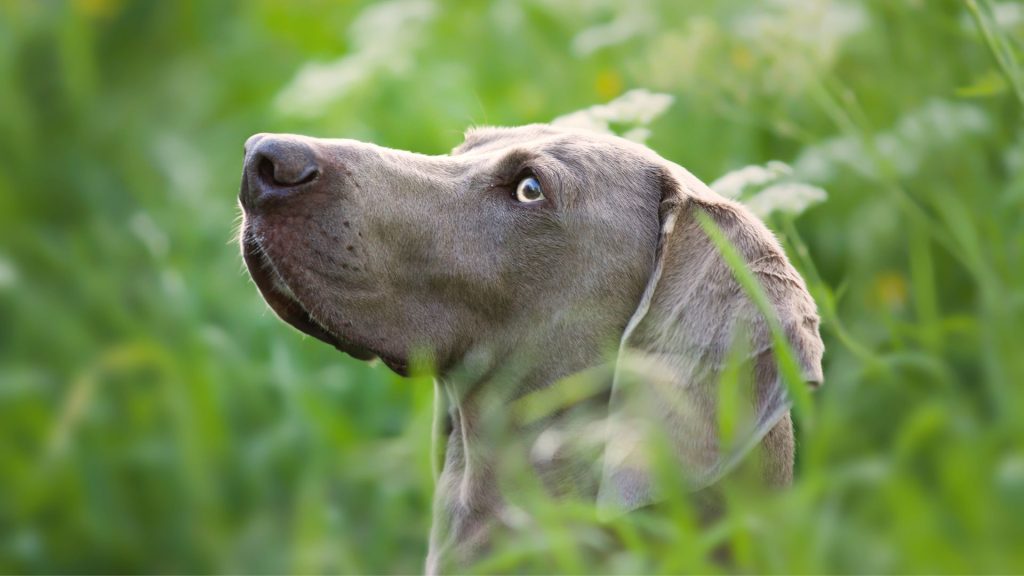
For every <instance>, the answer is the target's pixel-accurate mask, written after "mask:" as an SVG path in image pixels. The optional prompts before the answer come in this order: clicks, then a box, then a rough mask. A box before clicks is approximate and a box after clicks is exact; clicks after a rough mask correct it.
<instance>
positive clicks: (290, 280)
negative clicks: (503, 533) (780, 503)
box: [239, 124, 824, 573]
mask: <svg viewBox="0 0 1024 576" xmlns="http://www.w3.org/2000/svg"><path fill="white" fill-rule="evenodd" d="M245 151H246V152H245V164H244V169H243V174H242V183H241V191H240V194H239V202H240V204H241V207H242V211H243V214H244V222H243V227H242V233H241V249H242V255H243V258H244V260H245V263H246V265H247V267H248V269H249V271H250V274H251V276H252V279H253V280H254V282H255V284H256V286H257V287H258V289H259V291H260V292H261V294H262V295H263V298H264V299H265V300H266V302H267V303H268V304H269V306H270V307H271V308H272V309H273V310H274V311H275V312H276V313H277V315H278V316H280V317H281V318H282V319H283V320H284V321H285V322H287V323H288V324H291V325H292V326H293V327H295V328H297V329H298V330H300V331H301V332H304V333H305V334H308V335H310V336H313V337H314V338H316V339H318V340H322V341H323V342H326V343H328V344H330V345H332V346H334V347H336V348H337V349H339V350H341V351H342V352H345V353H346V354H348V355H350V356H353V357H355V358H357V359H361V360H369V359H373V358H379V359H380V360H381V361H382V362H383V363H384V364H386V365H387V366H388V367H390V368H391V369H392V370H394V371H395V372H397V373H399V374H403V375H404V374H407V373H408V372H409V370H410V364H411V362H413V360H414V358H415V357H416V356H417V355H419V354H422V355H423V356H424V357H426V358H428V359H429V360H430V362H432V365H433V366H434V367H435V369H436V374H437V378H436V391H437V394H436V395H437V406H438V408H437V413H438V418H437V423H436V426H435V427H436V429H437V433H438V435H439V436H442V438H439V444H440V446H441V448H442V455H441V456H440V457H439V460H440V465H439V468H440V469H439V472H438V478H437V488H436V493H435V502H434V520H433V527H432V529H431V535H430V552H429V554H428V558H427V566H426V568H427V572H429V573H435V572H438V571H440V570H444V569H447V568H450V567H458V566H466V565H467V564H468V563H470V562H472V561H473V560H474V559H477V558H479V556H480V555H481V554H482V553H483V552H485V551H486V550H487V547H488V543H489V542H490V540H491V538H492V536H493V534H494V531H495V530H497V529H499V528H500V527H501V526H503V525H505V524H507V522H505V520H504V518H505V516H504V515H505V514H506V512H507V511H508V506H509V505H508V502H509V498H510V497H511V496H510V493H511V492H514V487H508V486H505V485H503V479H502V460H503V458H504V457H505V456H504V455H507V454H521V455H524V457H525V458H526V460H527V461H528V462H529V463H530V466H531V467H532V468H533V470H534V471H535V472H536V474H538V476H539V477H540V478H541V479H542V481H543V485H544V486H545V487H547V488H548V489H549V490H550V491H551V492H552V493H553V494H555V495H556V496H557V495H559V494H562V493H569V492H571V493H572V494H575V495H580V494H583V495H584V496H585V497H589V498H593V499H594V500H595V501H596V502H598V503H599V505H601V506H602V507H603V508H602V509H608V510H616V511H620V512H621V511H629V510H632V509H635V508H639V507H642V506H646V505H649V504H651V503H654V502H656V501H658V499H659V498H660V496H659V493H663V492H662V491H663V490H665V489H669V488H671V487H659V486H656V485H655V484H656V483H655V481H654V480H653V478H654V475H653V474H652V472H651V469H650V468H651V464H650V456H649V454H648V451H647V450H645V447H646V445H647V444H648V440H647V439H648V438H649V437H648V436H647V435H646V434H647V433H648V432H649V430H648V429H655V428H656V429H658V430H660V431H661V432H662V433H664V434H666V435H667V438H668V440H669V446H670V453H671V454H672V456H673V457H674V458H676V462H677V463H678V468H679V470H680V471H681V475H682V476H683V477H685V479H686V483H687V486H686V489H688V490H700V489H702V488H705V487H708V486H712V485H713V484H714V483H715V482H716V481H717V480H719V479H720V478H721V477H722V476H723V475H724V474H726V473H727V472H728V471H729V469H730V468H731V467H732V466H733V465H734V464H735V463H736V461H738V459H740V458H742V457H743V456H744V454H746V453H747V452H750V451H751V450H753V449H757V450H759V451H760V453H761V468H760V470H761V475H762V481H763V482H764V483H765V485H769V486H785V485H787V484H789V483H790V482H791V481H792V476H793V458H794V440H793V428H792V422H791V419H790V414H789V407H790V404H789V401H788V399H787V393H786V386H785V384H784V383H783V381H782V378H780V371H779V369H778V368H777V361H776V360H777V359H776V357H777V354H776V349H775V345H774V344H773V334H779V333H781V334H782V335H783V336H784V337H785V340H786V341H787V343H788V345H789V348H790V350H791V351H792V356H793V358H794V359H795V361H796V363H797V365H798V366H799V369H800V372H801V376H802V379H803V380H804V382H806V383H807V384H809V385H811V386H817V385H818V384H820V383H821V382H822V380H823V377H822V370H821V357H822V354H823V351H824V347H823V344H822V342H821V338H820V336H819V330H818V324H819V318H818V314H817V309H816V307H815V304H814V301H813V299H812V298H811V297H810V295H809V294H808V292H807V288H806V285H805V284H804V281H803V279H802V278H801V277H800V275H799V274H798V273H797V271H796V270H795V269H794V268H793V267H792V265H791V264H790V263H789V261H788V260H787V258H786V256H785V254H784V252H783V250H782V248H781V247H780V245H779V243H778V242H777V240H776V239H775V237H774V236H773V235H772V234H771V232H769V231H768V229H767V228H766V227H765V226H764V225H763V224H762V223H761V222H760V221H759V220H758V219H757V218H756V217H755V216H753V215H752V214H751V213H750V212H749V211H748V210H747V209H746V208H744V207H743V206H742V205H740V204H738V203H736V202H733V201H730V200H728V199H725V198H723V197H721V196H719V195H717V194H716V193H714V192H713V191H712V190H711V189H710V188H708V187H707V186H706V185H705V184H703V183H702V182H701V181H700V180H698V179H697V178H696V177H695V176H693V175H692V174H690V173H689V172H688V171H686V170H685V169H683V168H682V167H680V166H678V165H677V164H674V163H672V162H669V161H668V160H665V159H664V158H662V157H661V156H659V155H658V154H656V153H655V152H653V151H652V150H650V149H648V148H647V147H645V146H642V145H640V144H637V143H634V142H631V141H628V140H625V139H622V138H619V137H616V136H611V135H605V134H600V133H595V132H587V131H583V130H578V129H572V128H566V127H556V126H550V125H540V124H538V125H528V126H522V127H516V128H476V129H472V130H470V131H469V132H468V133H467V134H466V137H465V140H464V142H463V143H462V144H461V145H459V146H458V147H457V148H455V149H454V150H453V151H452V152H451V153H450V154H447V155H440V156H428V155H422V154H416V153H412V152H405V151H399V150H393V149H389V148H384V147H380V146H376V145H374V144H369V143H363V142H358V141H354V140H342V139H318V138H310V137H304V136H297V135H289V134H281V135H274V134H256V135H254V136H252V137H251V138H249V140H248V141H247V142H246V145H245ZM712 230H717V231H719V232H720V233H721V237H722V238H724V239H725V241H727V242H728V244H729V245H731V246H732V247H733V248H734V249H735V252H736V254H738V255H739V256H740V257H741V258H742V260H743V262H744V263H745V265H746V268H747V269H748V270H749V271H750V273H751V274H752V276H753V277H754V278H755V279H756V280H757V283H758V284H759V285H760V288H761V290H762V291H763V295H764V296H765V299H766V300H765V301H766V302H767V303H768V309H767V310H766V309H765V308H764V306H763V305H762V306H761V307H760V308H759V307H758V304H757V302H756V301H755V299H754V298H752V297H751V294H749V293H748V291H747V290H745V289H744V288H743V286H742V285H741V284H740V283H739V282H738V281H737V276H736V270H735V269H734V268H733V267H730V265H729V264H728V262H727V261H726V260H725V259H724V258H723V256H722V253H721V252H720V249H719V248H720V247H716V245H715V243H714V241H713V238H712V237H711V231H712ZM737 350H739V352H736V351H737ZM730 366H739V367H740V368H741V370H740V371H741V372H742V373H743V374H745V380H743V382H746V393H747V396H746V402H745V403H744V406H746V408H747V411H746V413H745V416H744V418H743V425H742V426H741V427H740V428H739V432H736V433H733V434H732V438H731V439H730V440H729V442H728V445H726V442H724V441H723V439H722V438H721V436H720V433H719V424H718V420H717V410H718V405H719V401H718V400H719V381H720V379H721V376H722V374H723V373H724V371H726V370H727V369H728V368H729V367H730ZM602 367H604V368H605V369H604V371H603V372H602ZM581 374H597V376H595V378H596V381H598V382H599V383H600V382H603V383H604V384H602V385H600V386H597V387H596V388H595V390H594V393H593V394H585V395H583V396H584V397H582V398H579V399H578V402H576V403H575V404H571V405H569V406H559V407H558V408H557V409H556V410H553V413H551V414H542V415H540V416H538V417H536V418H533V419H532V420H531V421H529V422H523V421H517V420H516V418H514V417H513V416H514V415H515V414H517V413H518V412H517V411H516V409H515V407H516V406H519V405H520V404H521V403H522V402H523V401H524V400H529V399H530V398H531V397H536V395H537V394H539V393H543V392H544V391H545V390H549V389H551V387H553V386H555V385H556V384H557V383H559V382H564V381H566V380H567V379H568V380H572V379H574V378H577V377H578V376H579V375H581ZM605 384H606V385H605ZM541 397H543V396H541ZM517 403H518V404H517ZM579 406H587V407H589V408H596V410H587V411H585V412H587V413H588V414H590V416H587V417H577V416H579V413H581V412H584V411H582V410H577V408H578V407H579ZM638 407H639V408H638ZM595 413H596V414H598V415H599V417H597V416H593V414H595ZM570 415H573V416H570ZM595 424H596V425H595ZM553 431H555V432H557V433H558V434H557V436H555V437H557V438H561V439H568V440H569V441H568V442H563V443H562V444H563V445H558V443H555V444H556V445H555V446H554V448H550V446H549V445H551V442H545V443H544V445H545V446H549V448H550V449H545V450H538V449H537V446H538V444H539V443H540V442H541V440H542V439H546V440H550V439H551V437H552V432H553ZM602 431H603V432H602ZM443 436H446V437H447V438H446V439H445V438H443ZM581 441H582V442H581ZM574 443H575V444H576V445H579V444H588V443H589V444H588V445H589V446H590V451H589V452H587V451H586V450H577V451H575V452H574V454H575V455H574V456H571V457H570V455H569V454H568V452H569V451H570V450H569V448H567V447H568V446H570V445H572V444H574ZM510 446H512V447H515V448H513V449H512V450H511V451H509V450H508V448H509V447H510ZM595 446H596V449H595ZM581 454H582V456H581Z"/></svg>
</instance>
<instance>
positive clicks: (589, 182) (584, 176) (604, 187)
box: [451, 124, 667, 203]
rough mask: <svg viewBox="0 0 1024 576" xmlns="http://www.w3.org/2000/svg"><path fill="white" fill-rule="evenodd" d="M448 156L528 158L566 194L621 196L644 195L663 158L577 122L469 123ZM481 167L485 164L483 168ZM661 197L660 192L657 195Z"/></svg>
mask: <svg viewBox="0 0 1024 576" xmlns="http://www.w3.org/2000/svg"><path fill="white" fill-rule="evenodd" d="M451 157H452V158H455V159H461V160H465V161H468V162H469V163H470V164H476V163H477V160H479V161H480V162H479V164H480V165H482V166H495V165H502V164H505V163H508V160H516V161H518V160H521V159H528V160H532V161H533V162H535V163H537V164H539V165H541V166H545V167H547V168H548V172H549V174H551V175H553V176H555V177H556V178H557V179H558V180H559V182H561V183H562V184H563V187H562V189H563V190H564V192H563V193H564V194H566V195H568V197H566V200H569V201H571V200H573V199H575V198H577V197H579V195H580V194H582V195H585V196H592V195H595V194H596V195H601V196H606V195H605V194H603V193H602V192H606V191H611V190H617V191H619V194H616V195H617V196H623V197H624V198H623V199H622V200H623V201H624V202H628V203H632V202H635V201H637V200H640V199H646V197H647V196H648V194H646V193H645V191H647V190H651V189H656V187H655V185H657V184H658V183H659V182H660V176H661V174H662V169H663V168H664V167H665V166H666V165H667V162H666V161H665V160H664V159H663V158H661V157H660V156H658V155H657V154H656V153H654V152H653V151H651V150H650V149H649V148H647V147H646V146H643V145H641V144H637V143H636V142H632V141H629V140H626V139H624V138H620V137H618V136H614V135H611V134H603V133H599V132H592V131H589V130H583V129H579V128H569V127H563V126H552V125H549V124H530V125H526V126H518V127H513V128H493V127H486V128H471V129H470V130H468V131H467V132H466V136H465V141H464V142H463V143H462V144H461V145H460V146H458V147H457V148H455V149H454V150H453V151H452V154H451ZM484 169H485V170H486V169H487V168H484ZM658 198H660V195H659V196H658Z"/></svg>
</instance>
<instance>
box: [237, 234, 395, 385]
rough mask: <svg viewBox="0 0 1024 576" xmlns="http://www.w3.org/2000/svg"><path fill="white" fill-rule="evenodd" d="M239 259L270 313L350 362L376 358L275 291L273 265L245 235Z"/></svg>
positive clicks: (390, 361) (390, 362)
mask: <svg viewBox="0 0 1024 576" xmlns="http://www.w3.org/2000/svg"><path fill="white" fill-rule="evenodd" d="M242 257H243V259H244V260H245V265H246V267H247V268H248V269H249V275H250V276H251V277H252V279H253V282H255V283H256V288H257V289H259V291H260V294H261V295H262V296H263V299H264V300H265V301H266V302H267V304H268V305H269V306H270V308H271V309H272V310H273V311H274V313H275V314H277V315H278V316H279V317H280V318H281V319H282V320H284V321H285V322H287V323H288V324H290V325H291V326H293V327H294V328H296V329H297V330H299V331H300V332H302V333H304V334H308V335H310V336H312V337H314V338H316V339H317V340H320V341H321V342H324V343H326V344H330V345H331V346H334V347H335V348H337V349H338V350H340V351H341V352H344V353H346V354H348V355H349V356H352V357H353V358H357V359H359V360H372V359H374V358H375V357H377V354H375V353H374V352H373V351H372V350H370V349H369V348H366V347H365V346H360V345H358V344H356V343H354V342H352V341H351V340H349V339H347V338H344V337H342V336H339V335H337V334H334V333H333V332H331V331H330V330H328V329H327V328H326V327H324V326H323V325H321V324H320V323H319V322H317V321H316V320H315V319H314V318H313V316H312V315H311V314H310V313H309V311H308V310H306V308H305V306H303V305H302V302H300V301H299V299H298V297H297V296H294V295H289V294H287V293H285V291H283V290H281V289H280V288H278V287H277V285H276V284H277V282H283V279H280V280H277V279H275V276H277V278H280V274H279V273H278V272H277V271H276V270H275V269H274V268H273V267H272V266H273V264H272V263H271V262H270V261H269V260H268V259H267V256H266V255H265V254H264V253H263V249H262V248H261V247H260V245H259V243H258V242H257V241H256V239H255V238H252V237H251V236H250V235H249V234H245V236H244V237H243V239H242ZM286 285H287V284H286ZM381 360H382V361H384V363H385V364H387V365H388V367H390V368H391V369H392V370H395V372H398V373H400V374H401V373H402V371H401V370H399V369H397V368H396V367H400V368H404V362H400V361H397V360H396V359H385V358H381Z"/></svg>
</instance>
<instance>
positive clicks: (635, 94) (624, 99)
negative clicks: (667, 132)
mask: <svg viewBox="0 0 1024 576" xmlns="http://www.w3.org/2000/svg"><path fill="white" fill-rule="evenodd" d="M673 100H674V98H673V97H672V96H671V95H669V94H660V93H657V92H651V91H649V90H644V89H636V90H630V91H629V92H626V93H625V94H623V95H622V96H619V97H618V98H616V99H615V100H612V101H611V102H609V103H607V104H598V105H595V106H591V107H589V108H584V109H583V110H579V111H576V112H572V113H569V114H565V115H563V116H559V117H558V118H555V119H554V120H553V121H552V124H555V125H559V126H568V127H573V128H581V129H584V130H592V131H594V132H602V133H605V134H614V132H613V131H612V129H611V125H612V124H613V123H614V124H626V125H630V126H632V128H631V129H630V130H628V131H627V132H626V133H625V134H624V136H625V137H627V138H629V139H630V140H634V141H636V142H641V143H642V142H644V140H646V139H647V137H648V136H650V131H649V130H646V129H644V128H645V127H646V126H647V125H648V124H650V123H651V122H652V121H653V120H654V119H655V118H657V117H658V116H661V115H662V114H664V113H665V111H666V110H668V108H669V106H671V105H672V102H673Z"/></svg>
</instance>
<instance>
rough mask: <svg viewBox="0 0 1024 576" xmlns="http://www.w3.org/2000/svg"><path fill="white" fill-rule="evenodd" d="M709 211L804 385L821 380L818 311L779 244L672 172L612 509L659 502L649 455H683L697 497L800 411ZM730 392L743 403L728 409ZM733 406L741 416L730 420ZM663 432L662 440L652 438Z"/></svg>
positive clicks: (734, 206) (637, 320)
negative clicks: (714, 235) (658, 449)
mask: <svg viewBox="0 0 1024 576" xmlns="http://www.w3.org/2000/svg"><path fill="white" fill-rule="evenodd" d="M701 213H703V214H704V215H705V216H706V218H707V220H709V221H710V222H712V223H714V225H715V226H717V228H718V229H719V230H721V232H722V235H723V236H724V237H725V238H726V239H727V240H728V241H729V242H730V243H731V244H732V246H733V247H734V248H735V250H736V252H738V253H739V255H740V256H742V258H743V260H744V262H745V264H746V266H747V268H748V269H749V271H750V272H751V273H752V274H753V276H754V278H755V279H756V280H757V281H758V282H759V283H760V285H761V289H762V290H763V292H764V293H765V295H766V296H767V298H768V301H769V303H770V305H771V307H772V309H773V311H774V313H775V315H776V317H777V319H778V321H779V324H778V325H780V326H781V327H782V330H783V333H784V335H785V336H786V338H787V340H788V342H789V344H790V346H791V350H792V352H793V354H794V356H795V359H796V361H797V363H798V364H799V366H800V368H801V371H802V376H803V379H804V380H805V381H806V382H807V383H809V384H811V385H812V386H817V385H818V384H820V383H821V382H822V371H821V356H822V353H823V351H824V346H823V345H822V342H821V338H820V336H819V334H818V314H817V309H816V307H815V304H814V301H813V300H812V299H811V297H810V294H808V292H807V287H806V285H805V284H804V281H803V279H802V278H801V277H800V275H799V274H798V273H797V271H796V270H795V269H794V268H793V267H792V265H791V264H790V263H789V261H788V260H787V259H786V256H785V254H784V253H783V251H782V248H781V246H780V245H779V243H778V241H777V240H776V239H775V237H774V236H773V235H772V233H771V232H769V231H768V229H767V228H766V227H765V226H764V224H762V223H761V222H760V221H759V220H758V219H757V218H756V217H755V216H754V215H753V214H751V213H750V212H749V211H748V210H747V209H746V208H745V207H743V206H742V205H740V204H738V203H735V202H732V201H730V200H728V199H725V198H723V197H721V196H719V195H718V194H716V193H715V192H713V191H712V190H711V189H710V188H708V187H707V185H705V184H704V183H702V182H701V181H700V180H698V179H697V178H696V177H694V176H693V175H692V174H690V173H689V172H687V171H686V170H684V169H682V168H681V167H678V166H675V165H671V166H670V167H667V168H666V169H665V170H664V173H663V175H662V202H661V209H660V216H659V217H660V220H661V236H660V239H659V242H658V248H657V252H656V254H655V266H654V269H653V273H652V274H651V278H650V279H649V280H648V284H647V287H646V289H645V291H644V294H643V298H642V300H641V303H640V305H639V307H638V308H637V310H636V312H635V313H634V315H633V317H632V318H631V320H630V322H629V325H628V326H627V328H626V331H625V334H624V335H623V337H622V342H621V346H620V350H619V357H618V362H617V367H616V376H615V381H614V384H613V390H612V398H611V404H610V412H609V433H608V436H607V444H606V448H605V458H604V463H603V476H602V480H601V485H600V491H599V496H598V500H599V504H601V505H602V508H603V509H605V510H622V509H625V510H632V509H635V508H638V507H640V506H644V505H646V504H649V503H652V502H655V501H657V500H659V496H658V494H657V490H655V489H654V487H653V486H652V480H653V476H654V468H652V466H654V461H653V460H652V457H651V453H650V451H649V448H650V446H652V445H653V446H659V445H660V446H663V447H664V448H665V449H666V451H667V453H668V454H671V455H673V456H674V458H675V459H676V460H677V462H676V461H672V462H671V464H672V465H673V467H675V466H676V464H678V465H679V466H681V474H682V476H683V479H684V481H685V482H686V483H687V484H688V485H689V487H690V488H691V489H692V490H698V489H700V488H703V487H705V486H708V485H710V484H712V483H714V482H715V481H716V480H718V479H719V478H720V477H722V476H723V475H724V474H725V473H726V472H728V471H729V470H730V468H732V467H733V466H734V465H735V464H736V463H737V462H738V461H739V459H740V458H741V457H742V456H743V455H744V454H746V453H747V452H749V451H750V450H751V449H752V448H754V447H755V446H757V445H758V443H760V442H761V440H762V439H763V438H764V436H765V434H767V433H768V432H769V431H770V430H771V429H772V428H773V427H774V426H775V425H776V424H777V423H778V422H779V421H780V420H782V419H783V418H785V417H786V416H787V415H788V412H789V407H790V403H789V400H788V398H787V394H786V389H785V384H784V383H783V382H782V380H781V379H780V376H779V372H778V369H777V365H776V362H775V354H774V350H773V340H772V330H771V324H770V323H769V321H768V319H766V318H765V317H764V316H763V315H762V314H761V312H760V311H759V308H758V307H757V305H756V304H755V303H754V301H753V300H751V299H750V298H749V297H748V295H747V293H746V292H745V291H744V289H743V288H742V287H741V286H740V284H739V282H738V281H737V280H736V277H735V276H734V273H733V270H732V269H731V268H730V267H729V265H728V264H727V263H726V261H725V260H724V259H723V257H722V255H721V253H720V252H719V250H718V249H717V247H716V246H715V245H714V243H713V242H712V240H711V238H710V237H709V236H708V233H707V231H706V230H705V228H704V227H703V226H702V225H701V222H700V217H699V216H698V215H699V214H701ZM725 386H731V387H732V389H733V390H734V391H739V392H740V396H736V395H735V394H733V395H732V396H731V398H732V399H733V401H731V402H727V401H726V400H728V398H730V396H728V395H726V394H724V393H725V392H726V390H725V389H724V388H723V387H725ZM744 394H745V396H744ZM727 405H728V406H727ZM726 408H728V410H731V411H732V412H733V413H732V414H731V415H729V416H728V417H727V418H724V417H723V416H726V415H725V414H723V413H722V411H723V410H725V409H726ZM736 408H740V412H741V413H740V414H737V413H736V412H737V410H736ZM726 428H728V430H727V429H726ZM652 432H653V433H656V434H661V436H659V437H651V436H646V435H647V434H650V433H652ZM659 441H660V444H659ZM788 457H791V456H789V455H787V458H788Z"/></svg>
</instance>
